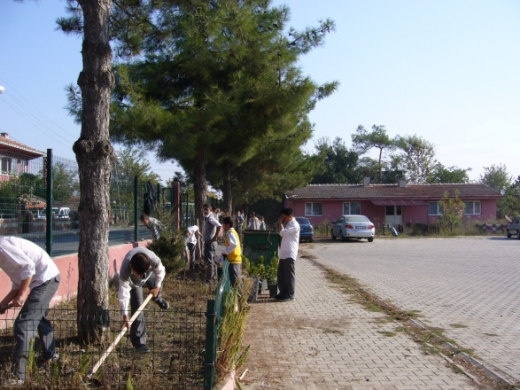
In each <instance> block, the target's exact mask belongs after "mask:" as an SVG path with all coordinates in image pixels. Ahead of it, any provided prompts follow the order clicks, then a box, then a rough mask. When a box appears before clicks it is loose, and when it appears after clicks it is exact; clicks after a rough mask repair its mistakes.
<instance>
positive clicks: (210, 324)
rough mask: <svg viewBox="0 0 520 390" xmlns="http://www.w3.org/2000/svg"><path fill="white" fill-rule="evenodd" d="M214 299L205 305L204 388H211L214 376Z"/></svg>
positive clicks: (207, 389)
mask: <svg viewBox="0 0 520 390" xmlns="http://www.w3.org/2000/svg"><path fill="white" fill-rule="evenodd" d="M215 317H216V313H215V301H214V300H212V299H210V300H208V304H207V307H206V354H205V356H204V390H212V389H213V378H214V377H215V357H216V356H215V355H216V348H215V346H216V342H217V340H216V338H217V335H216V332H215Z"/></svg>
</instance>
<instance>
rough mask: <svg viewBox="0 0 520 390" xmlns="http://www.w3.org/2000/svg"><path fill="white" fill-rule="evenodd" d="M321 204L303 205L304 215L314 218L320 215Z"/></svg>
mask: <svg viewBox="0 0 520 390" xmlns="http://www.w3.org/2000/svg"><path fill="white" fill-rule="evenodd" d="M322 214H323V213H322V204H321V203H305V215H306V216H314V215H322Z"/></svg>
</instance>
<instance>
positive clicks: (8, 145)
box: [0, 133, 45, 160]
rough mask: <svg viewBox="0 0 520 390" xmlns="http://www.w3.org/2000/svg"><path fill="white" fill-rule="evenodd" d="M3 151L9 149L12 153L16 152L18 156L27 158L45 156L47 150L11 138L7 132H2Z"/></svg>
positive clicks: (1, 146)
mask: <svg viewBox="0 0 520 390" xmlns="http://www.w3.org/2000/svg"><path fill="white" fill-rule="evenodd" d="M2 151H7V152H9V153H11V154H16V155H17V156H23V157H25V158H26V159H27V160H31V159H33V158H38V157H43V156H45V152H42V151H40V150H36V149H34V148H31V147H30V146H27V145H24V144H22V143H20V142H17V141H15V140H12V139H10V138H9V135H8V134H7V133H1V134H0V153H1V152H2ZM13 157H16V156H13Z"/></svg>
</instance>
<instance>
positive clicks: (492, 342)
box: [297, 237, 520, 381]
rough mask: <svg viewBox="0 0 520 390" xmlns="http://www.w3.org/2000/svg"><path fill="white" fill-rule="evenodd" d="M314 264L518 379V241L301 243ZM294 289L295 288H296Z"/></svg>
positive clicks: (519, 306) (519, 275) (429, 239)
mask: <svg viewBox="0 0 520 390" xmlns="http://www.w3.org/2000/svg"><path fill="white" fill-rule="evenodd" d="M300 248H301V249H304V250H305V251H307V252H309V253H311V254H313V255H315V256H317V258H318V261H319V262H321V263H323V264H324V265H326V266H328V267H330V268H333V269H335V270H337V271H339V272H341V273H345V274H348V275H350V276H352V277H354V278H356V279H357V280H358V281H359V282H361V283H362V284H363V285H364V286H365V287H366V288H368V289H369V290H371V291H372V292H373V293H375V294H376V295H377V296H378V297H379V298H381V299H384V300H388V301H390V302H392V303H394V304H396V305H397V306H398V307H400V308H401V309H404V310H407V311H411V310H418V311H420V315H421V316H422V317H421V318H420V320H421V321H423V322H424V323H426V324H428V325H430V326H435V327H440V328H443V329H445V330H446V332H445V335H446V336H447V337H449V338H451V339H453V340H455V341H456V342H457V343H458V344H459V345H460V346H462V347H464V348H468V349H472V350H474V351H475V354H476V356H477V357H478V358H479V359H480V360H482V361H484V362H485V363H487V364H489V365H492V366H494V367H496V368H498V369H499V370H501V371H503V372H504V373H506V374H507V375H509V376H510V378H509V379H515V380H517V381H520V241H519V240H515V239H511V240H507V239H506V238H501V237H470V238H417V239H405V238H388V239H377V238H376V240H375V241H374V242H373V243H368V242H366V240H363V241H357V240H354V241H351V242H345V243H344V242H339V241H336V242H333V241H323V242H316V243H314V244H302V245H301V247H300ZM297 293H298V292H297Z"/></svg>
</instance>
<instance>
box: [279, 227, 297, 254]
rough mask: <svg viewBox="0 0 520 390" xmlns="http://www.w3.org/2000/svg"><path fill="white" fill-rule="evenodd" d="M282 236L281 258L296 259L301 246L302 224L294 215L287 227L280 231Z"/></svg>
mask: <svg viewBox="0 0 520 390" xmlns="http://www.w3.org/2000/svg"><path fill="white" fill-rule="evenodd" d="M280 236H282V245H281V246H280V252H279V257H280V259H288V258H291V259H294V260H296V257H297V256H298V247H299V246H300V224H299V223H298V221H297V220H296V218H294V217H293V219H291V220H290V221H289V222H287V225H285V228H284V229H283V230H281V231H280Z"/></svg>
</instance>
